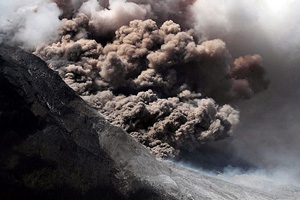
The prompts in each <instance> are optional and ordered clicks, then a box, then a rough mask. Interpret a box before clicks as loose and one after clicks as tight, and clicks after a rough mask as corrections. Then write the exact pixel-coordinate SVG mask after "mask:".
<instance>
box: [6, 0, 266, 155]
mask: <svg viewBox="0 0 300 200" xmlns="http://www.w3.org/2000/svg"><path fill="white" fill-rule="evenodd" d="M55 2H56V4H55V3H51V2H48V3H47V4H46V5H55V6H56V7H55V6H54V7H55V8H56V9H58V8H60V12H58V13H57V15H56V20H57V21H58V22H59V24H62V25H61V27H60V28H59V30H58V31H55V32H56V33H58V35H57V36H56V37H52V39H54V40H55V42H54V43H53V42H51V41H50V40H48V42H43V43H44V44H42V43H41V44H39V45H37V44H38V43H34V44H32V45H34V46H35V47H36V49H35V52H34V53H35V54H36V55H38V56H39V57H41V58H42V59H44V60H45V61H47V62H48V64H49V66H50V67H51V68H52V69H54V70H56V71H58V72H59V74H60V76H61V77H62V78H63V79H64V80H65V82H66V83H67V84H68V85H69V86H70V87H71V88H73V89H74V90H75V91H76V92H77V93H78V94H79V95H81V96H82V97H83V98H84V99H85V100H86V101H87V102H89V103H90V104H91V105H92V106H94V107H95V108H97V109H98V110H99V112H100V113H101V114H103V115H104V116H105V117H106V118H107V119H108V120H109V121H110V122H112V123H113V124H115V125H118V126H120V127H122V128H124V129H125V130H126V131H127V132H128V133H129V134H130V135H132V136H133V137H134V138H136V139H137V140H138V141H139V142H141V143H142V144H143V145H145V146H146V147H147V148H149V149H150V150H152V152H153V153H154V154H155V155H157V156H158V157H172V156H176V155H178V152H179V151H180V150H182V149H183V150H188V151H191V150H194V149H195V148H197V147H199V145H201V144H203V143H205V142H208V141H214V140H220V139H224V138H226V137H229V136H230V135H231V134H232V130H233V128H234V127H235V126H236V125H237V123H238V121H239V112H238V111H237V110H235V109H234V108H232V107H231V106H230V105H228V104H226V103H230V102H232V101H236V100H240V99H249V98H251V97H252V96H253V95H254V94H256V93H259V92H261V91H263V90H265V89H266V88H267V87H268V83H269V82H268V80H267V79H266V78H265V74H266V71H265V69H264V67H263V66H262V58H261V57H260V56H259V55H247V56H244V57H239V58H237V59H233V58H232V56H231V55H230V52H229V51H228V49H227V47H226V44H225V42H224V41H222V40H221V39H217V38H216V39H211V40H205V39H203V37H195V36H197V34H195V31H197V29H194V20H193V21H186V19H188V18H189V16H190V15H192V12H191V9H190V6H191V5H193V3H195V2H197V1H187V0H176V1H131V2H123V1H114V2H112V3H111V5H110V6H108V8H109V9H106V8H105V7H107V2H106V1H100V2H99V1H97V0H89V1H79V0H78V1H58V0H57V1H55ZM170 5H172V6H171V7H170ZM22 8H23V7H22ZM178 12H179V13H181V14H182V16H181V17H178V16H179V15H178ZM58 17H60V19H61V20H58ZM148 18H151V19H148ZM169 19H173V20H174V21H176V22H178V23H180V24H178V23H175V22H174V21H172V20H169ZM156 21H157V22H156ZM22 26H23V25H22ZM23 27H24V26H23ZM25 27H26V26H25ZM52 28H54V29H55V27H52ZM12 30H13V31H15V30H17V31H19V30H23V29H22V28H21V29H12ZM49 32H52V31H49ZM15 33H16V32H14V34H15ZM45 37H46V35H45ZM47 37H48V36H47ZM13 41H15V40H14V39H13ZM21 42H22V41H21ZM23 42H24V44H28V43H27V41H26V40H24V41H23ZM219 104H220V105H219Z"/></svg>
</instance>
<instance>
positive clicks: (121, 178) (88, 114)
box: [0, 45, 178, 199]
mask: <svg viewBox="0 0 300 200" xmlns="http://www.w3.org/2000/svg"><path fill="white" fill-rule="evenodd" d="M0 150H1V152H0V156H1V157H0V159H1V161H0V170H1V171H0V184H1V185H0V195H1V197H0V198H1V199H173V197H172V195H170V194H168V192H165V191H164V190H165V189H164V187H162V186H160V184H163V183H162V182H161V181H159V178H157V179H156V178H154V179H153V177H156V176H159V174H164V172H163V171H164V170H165V169H164V168H163V167H162V166H161V165H160V163H159V162H157V161H156V160H155V158H154V156H152V155H151V154H150V153H149V152H148V151H147V150H146V149H145V148H144V147H142V146H141V145H140V144H139V143H137V142H136V141H135V140H134V139H132V138H131V137H130V136H129V135H128V134H126V133H125V132H124V131H123V130H121V129H120V128H117V127H114V126H112V125H110V124H109V123H108V122H107V121H106V120H105V119H104V118H103V117H102V116H100V115H99V114H98V113H97V112H96V111H95V110H94V109H92V108H91V107H89V106H88V105H87V104H86V103H85V102H84V101H83V100H82V99H81V98H80V97H79V96H77V95H76V93H75V92H74V91H73V90H72V89H70V88H69V87H68V86H67V85H66V84H65V83H64V82H63V81H62V80H61V78H60V77H59V76H58V75H57V74H56V73H55V72H54V71H52V70H51V69H49V68H48V67H47V65H46V63H44V62H43V61H42V60H41V59H39V58H37V57H36V56H34V55H32V54H29V53H26V52H24V51H23V50H21V49H18V48H14V47H10V46H6V45H0ZM154 169H155V170H154ZM147 177H152V178H147ZM155 180H157V181H158V182H157V183H154V182H155ZM175 193H176V192H175ZM174 196H175V195H174ZM176 196H177V198H178V194H176Z"/></svg>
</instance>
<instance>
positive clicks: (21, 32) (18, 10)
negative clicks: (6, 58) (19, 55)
mask: <svg viewBox="0 0 300 200" xmlns="http://www.w3.org/2000/svg"><path fill="white" fill-rule="evenodd" d="M60 14H61V11H60V10H59V8H58V7H57V5H56V4H55V3H54V2H52V1H50V0H46V1H44V0H24V1H18V0H11V1H5V0H1V1H0V42H13V43H15V44H19V45H22V46H24V47H26V48H33V47H35V46H36V45H38V44H40V43H45V42H49V41H51V40H52V41H53V39H54V38H55V36H57V30H58V28H59V27H60V26H61V24H62V23H61V21H60V20H59V15H60Z"/></svg>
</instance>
